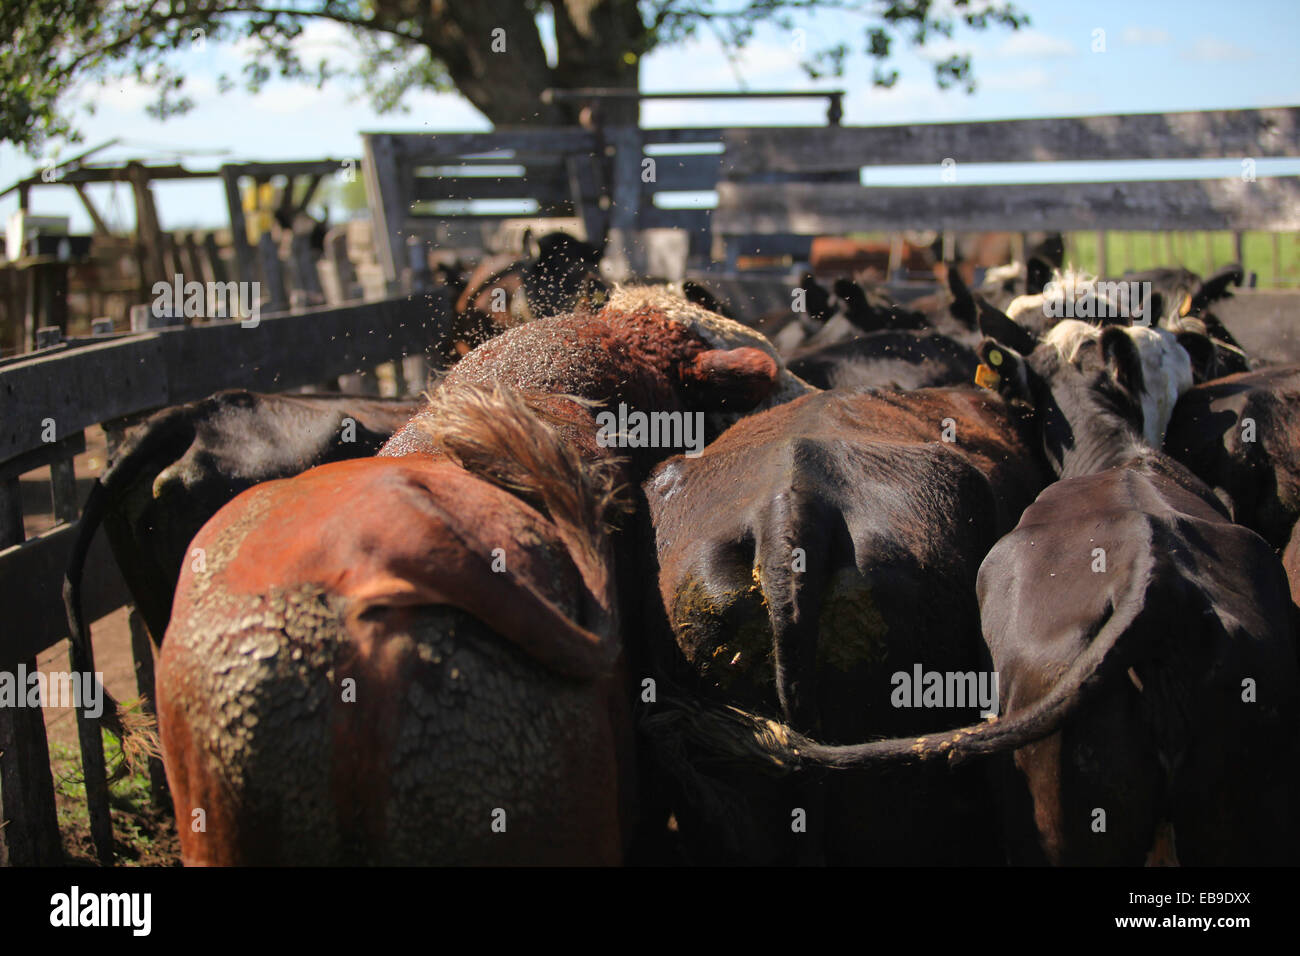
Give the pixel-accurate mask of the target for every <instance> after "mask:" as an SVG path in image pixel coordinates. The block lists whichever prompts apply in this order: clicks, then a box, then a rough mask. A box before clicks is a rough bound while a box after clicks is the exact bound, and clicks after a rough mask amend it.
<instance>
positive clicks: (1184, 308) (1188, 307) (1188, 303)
mask: <svg viewBox="0 0 1300 956" xmlns="http://www.w3.org/2000/svg"><path fill="white" fill-rule="evenodd" d="M1191 311H1192V294H1191V293H1190V292H1189V293H1188V294H1187V295H1185V296H1183V304H1182V305H1180V306H1179V307H1178V314H1179V316H1185V315H1187V313H1188V312H1191Z"/></svg>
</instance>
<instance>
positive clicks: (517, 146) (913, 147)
mask: <svg viewBox="0 0 1300 956" xmlns="http://www.w3.org/2000/svg"><path fill="white" fill-rule="evenodd" d="M365 141H366V153H365V158H366V163H365V166H366V170H367V188H368V190H369V195H370V203H371V208H372V210H374V213H375V225H376V243H377V245H378V247H379V252H380V261H381V263H383V264H384V268H385V270H386V271H387V272H388V275H389V278H390V279H395V278H396V277H397V276H399V275H400V274H401V269H402V266H403V264H404V260H403V255H402V253H403V249H404V243H405V241H406V239H407V238H408V237H409V236H425V237H427V236H428V234H429V231H430V229H432V228H434V227H435V225H437V224H440V223H441V224H445V223H447V222H449V221H451V218H455V219H456V220H457V221H460V222H472V221H476V220H477V221H484V220H485V219H486V218H489V217H497V218H500V217H502V216H506V215H519V213H518V212H509V211H501V210H499V209H498V210H497V211H493V212H491V213H488V212H482V213H480V212H475V211H472V210H470V209H469V208H468V207H465V206H462V207H460V208H458V209H457V210H456V211H455V215H454V217H451V218H449V217H447V216H441V217H440V216H439V215H438V213H437V210H438V209H439V208H446V207H439V206H437V205H434V206H430V205H429V203H430V202H431V201H445V200H448V199H457V200H462V201H464V200H467V199H470V198H494V199H504V198H513V199H519V198H530V199H532V200H534V201H535V202H536V203H537V208H538V210H539V214H546V213H547V212H552V213H555V214H561V215H576V216H581V217H582V218H583V220H584V222H585V223H586V224H587V232H588V235H589V236H596V237H597V238H607V239H608V240H609V248H608V251H607V256H609V257H611V258H612V259H614V260H615V261H616V262H618V261H620V260H630V261H634V256H632V251H633V250H634V249H635V247H636V245H637V243H638V242H639V241H640V239H639V237H640V235H641V234H642V233H644V231H645V230H648V229H655V228H662V227H670V228H683V229H686V230H687V231H688V232H689V233H690V249H691V252H692V254H693V257H694V258H695V260H696V264H697V265H699V264H700V262H701V261H702V260H703V259H705V258H707V257H708V254H709V252H710V251H711V250H712V249H714V248H717V247H724V248H725V250H726V256H727V259H728V261H729V263H730V264H731V265H733V266H734V265H735V261H736V258H737V256H738V255H740V254H777V255H792V256H794V258H796V259H804V260H806V259H807V256H808V253H809V249H810V246H811V240H812V237H814V236H817V235H825V234H832V235H833V234H837V233H844V232H873V231H900V230H916V229H928V230H935V229H937V230H945V231H950V232H972V231H986V230H997V231H1015V232H1028V231H1034V230H1039V229H1051V230H1093V229H1095V230H1098V231H1104V230H1143V231H1146V230H1156V229H1170V230H1190V231H1204V230H1231V231H1234V232H1237V233H1240V232H1241V231H1243V230H1248V229H1249V230H1265V231H1289V230H1296V229H1300V189H1298V188H1297V181H1296V179H1295V177H1275V178H1270V177H1260V176H1257V175H1256V174H1255V173H1256V171H1255V162H1256V161H1257V160H1260V159H1267V158H1277V157H1296V156H1300V108H1296V107H1280V108H1272V109H1250V110H1209V111H1200V112H1185V113H1150V114H1129V115H1113V116H1087V117H1065V118H1057V119H1028V120H998V121H989V122H975V123H924V124H906V125H895V126H871V127H847V126H837V125H831V126H800V127H783V128H711V129H647V130H643V129H638V128H636V127H629V126H605V127H599V128H596V129H590V130H588V129H572V128H568V129H541V130H538V129H528V130H506V131H501V132H497V133H435V134H433V135H429V134H414V133H412V134H400V133H370V134H366V136H365ZM1225 158H1238V159H1240V160H1241V161H1242V168H1241V170H1240V171H1239V173H1236V174H1234V175H1231V176H1226V177H1224V178H1221V179H1197V180H1179V179H1156V180H1152V181H1128V182H1102V183H1008V184H995V185H971V184H963V183H962V182H961V168H962V166H963V165H966V164H971V163H1031V162H1063V161H1081V160H1082V161H1097V160H1102V161H1131V160H1150V159H1157V160H1169V161H1176V160H1189V159H1225ZM945 161H951V162H950V163H945ZM492 164H496V165H497V167H499V169H500V170H501V172H500V173H498V174H495V175H494V174H493V165H492ZM916 165H919V166H927V165H929V166H933V167H934V170H935V181H934V185H933V186H911V187H885V186H873V185H863V184H862V170H863V169H867V170H870V169H871V168H877V167H881V166H916ZM475 166H478V167H480V168H478V169H474V168H473V167H475ZM949 169H950V170H952V173H951V174H950V175H949V176H948V177H947V179H945V178H944V176H943V173H944V172H945V171H946V170H949ZM948 180H951V181H948ZM713 191H716V193H717V204H716V207H715V208H709V207H707V206H702V205H696V206H692V207H690V208H669V207H670V206H672V205H674V203H672V202H670V201H669V197H668V194H672V193H699V192H713Z"/></svg>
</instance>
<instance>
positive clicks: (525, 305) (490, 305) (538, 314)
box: [451, 232, 609, 358]
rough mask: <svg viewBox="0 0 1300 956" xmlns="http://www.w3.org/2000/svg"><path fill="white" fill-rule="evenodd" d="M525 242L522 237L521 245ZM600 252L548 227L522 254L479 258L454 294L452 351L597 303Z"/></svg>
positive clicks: (602, 291)
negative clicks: (472, 270)
mask: <svg viewBox="0 0 1300 956" xmlns="http://www.w3.org/2000/svg"><path fill="white" fill-rule="evenodd" d="M529 245H531V242H530V240H529V238H527V237H526V238H525V241H524V247H525V250H528V247H529ZM601 257H602V250H601V249H599V248H597V247H596V246H593V245H591V244H590V243H586V242H583V241H582V240H580V239H575V238H574V237H572V236H570V235H569V234H568V233H565V232H550V233H547V234H546V235H544V236H542V237H541V238H540V239H538V240H537V249H536V251H535V252H533V253H532V254H531V255H527V256H526V257H525V258H516V257H514V256H510V255H506V256H495V257H490V258H488V259H486V260H484V261H483V262H481V263H480V264H479V266H478V268H476V269H475V270H474V272H473V273H471V274H470V276H469V278H468V279H467V280H466V282H465V285H464V288H463V289H462V290H461V292H460V295H459V297H458V298H457V299H456V318H455V322H454V325H453V330H452V335H451V340H452V342H453V343H454V345H455V355H453V356H452V357H453V358H454V357H457V356H459V355H464V354H465V353H466V352H468V351H469V350H470V349H471V348H474V347H475V346H477V345H480V344H482V343H483V342H485V341H486V340H487V339H489V338H491V337H492V336H494V335H498V334H500V333H501V332H502V331H503V330H504V329H507V328H510V327H511V326H514V325H518V324H520V323H521V322H527V321H530V320H532V319H536V318H546V317H548V316H552V315H560V314H564V313H569V312H574V311H576V310H579V309H594V308H599V306H600V303H601V302H603V301H604V299H605V297H606V295H607V294H608V291H609V290H608V287H607V286H606V285H605V283H604V281H603V280H602V279H601V278H600V274H599V268H600V260H601Z"/></svg>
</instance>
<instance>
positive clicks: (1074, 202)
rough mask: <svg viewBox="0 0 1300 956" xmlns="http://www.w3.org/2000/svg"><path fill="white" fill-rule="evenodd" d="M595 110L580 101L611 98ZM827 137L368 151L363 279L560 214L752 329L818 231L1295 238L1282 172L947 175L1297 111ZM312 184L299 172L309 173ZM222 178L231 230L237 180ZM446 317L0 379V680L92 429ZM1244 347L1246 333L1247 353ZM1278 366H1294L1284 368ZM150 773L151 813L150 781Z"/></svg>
mask: <svg viewBox="0 0 1300 956" xmlns="http://www.w3.org/2000/svg"><path fill="white" fill-rule="evenodd" d="M589 95H590V96H591V98H593V100H598V99H599V98H600V97H601V96H603V95H607V91H590V93H589ZM822 95H825V94H822ZM836 102H837V100H836V99H835V98H832V105H833V106H834V104H835V103H836ZM830 118H831V120H832V124H831V125H828V126H818V127H789V128H780V129H775V128H745V129H742V128H701V129H640V128H636V127H625V126H621V127H608V126H605V127H596V128H592V129H587V128H565V129H518V130H500V131H497V132H493V133H468V134H467V133H446V134H443V133H439V134H432V135H431V134H407V133H372V134H366V136H365V155H364V159H363V162H362V169H363V171H364V175H365V181H366V187H367V194H368V199H369V205H370V209H371V216H372V226H373V243H374V247H375V252H376V256H377V259H378V264H379V266H380V267H381V268H382V271H383V277H384V279H385V281H386V283H387V288H389V289H392V288H396V287H400V286H401V284H402V283H404V282H405V283H409V284H410V285H411V286H412V287H416V288H421V287H423V284H424V283H425V282H427V279H428V251H429V248H430V246H437V245H442V244H454V243H455V242H457V241H458V239H459V238H461V237H463V234H464V232H465V231H466V230H469V231H471V232H472V231H473V230H480V231H479V233H478V234H479V235H480V236H481V235H482V233H481V227H482V226H483V225H484V224H485V223H486V224H490V223H492V222H493V221H499V220H502V219H504V218H507V217H514V216H518V215H520V210H518V209H517V208H516V209H510V208H508V206H509V203H510V202H511V201H522V202H524V203H526V204H528V213H529V214H533V215H536V214H545V215H559V216H569V217H576V218H578V219H580V220H581V221H582V223H583V224H584V227H585V229H586V231H587V234H588V236H589V237H592V238H607V239H608V244H609V251H608V253H607V255H608V256H609V257H610V258H611V259H612V260H614V265H615V267H616V269H621V270H622V271H623V272H624V273H625V274H632V273H637V274H642V275H646V274H650V275H663V276H665V277H667V278H679V277H680V276H675V275H667V274H666V273H668V272H670V271H671V270H670V268H669V267H668V266H666V265H664V263H668V262H669V260H671V259H672V258H673V256H670V255H663V256H660V255H659V252H662V251H664V250H665V249H667V251H668V252H674V253H676V254H677V256H676V258H677V260H678V262H679V264H680V263H681V262H684V263H685V264H686V266H687V267H689V268H691V269H694V270H700V271H704V272H706V273H707V274H708V277H709V281H710V282H711V283H714V284H715V285H717V286H719V287H720V288H721V289H722V291H723V292H724V293H725V294H727V295H728V296H729V297H730V298H731V299H732V301H733V302H734V303H736V304H738V305H740V306H741V307H742V308H744V307H745V306H746V305H749V306H751V309H750V311H751V313H752V314H757V313H758V312H759V311H762V309H761V308H752V306H753V305H754V302H755V301H756V299H757V298H761V297H762V296H763V295H767V296H769V297H770V298H772V299H774V300H775V301H776V302H777V304H780V298H781V296H783V295H785V294H786V293H785V290H784V288H783V286H782V285H781V283H780V280H778V279H768V280H766V283H765V284H764V283H763V282H758V283H753V282H750V284H749V285H746V282H748V281H749V280H746V279H744V278H743V277H742V276H740V275H738V274H737V273H736V272H735V271H734V269H735V266H736V265H737V263H738V261H739V259H740V257H742V256H746V255H769V254H777V255H781V256H785V257H788V258H789V259H791V260H793V261H795V262H799V261H806V260H807V259H808V257H809V254H810V249H811V245H812V242H813V239H814V238H815V237H817V236H821V235H827V234H837V233H846V232H862V231H880V230H884V231H898V230H916V229H930V230H940V231H945V232H962V231H980V230H1007V231H1021V232H1027V231H1032V230H1040V229H1051V230H1063V229H1074V230H1096V231H1098V232H1104V231H1105V230H1134V229H1136V230H1154V229H1164V230H1209V229H1213V230H1227V231H1231V232H1233V233H1236V234H1239V233H1240V232H1242V231H1245V230H1263V231H1272V232H1274V233H1275V234H1278V233H1282V232H1288V231H1295V230H1300V186H1298V184H1297V181H1296V178H1295V177H1291V176H1288V177H1275V178H1269V177H1264V176H1259V177H1253V176H1250V175H1241V176H1235V177H1231V178H1224V179H1204V180H1196V179H1191V180H1187V179H1184V180H1174V179H1170V180H1152V181H1131V182H1106V183H1067V184H1060V183H1058V184H1047V185H1044V184H1024V183H1022V184H1019V185H1015V184H1008V185H964V184H962V182H961V168H962V166H963V165H964V164H969V163H1000V162H1034V161H1067V160H1068V161H1073V160H1139V159H1153V158H1154V159H1169V160H1177V159H1207V158H1220V159H1222V158H1240V159H1242V160H1243V163H1244V161H1247V160H1249V161H1250V162H1251V163H1253V162H1254V161H1255V160H1256V159H1263V158H1266V157H1292V158H1294V157H1296V156H1300V109H1297V108H1279V109H1259V110H1227V111H1211V112H1195V113H1171V114H1142V115H1130V116H1099V117H1080V118H1069V119H1048V120H1011V121H997V122H984V123H943V124H931V125H909V126H882V127H860V128H852V127H840V126H837V125H835V120H836V119H837V118H838V117H837V116H835V112H834V110H832V114H831V117H830ZM949 161H950V162H949ZM330 164H331V165H334V166H337V165H338V164H337V162H335V161H330ZM902 164H919V165H923V166H924V165H933V166H934V167H935V168H936V171H937V173H939V174H940V175H937V176H936V179H937V182H936V184H935V186H933V187H880V186H873V185H869V184H868V185H864V184H863V175H862V170H863V169H864V167H878V166H888V165H902ZM949 170H955V171H956V175H955V177H953V178H954V179H955V182H947V181H945V180H944V179H943V178H941V174H942V173H943V172H945V171H949ZM319 171H320V170H317V169H315V168H312V169H309V170H305V172H306V174H307V175H311V176H315V175H316V173H317V172H319ZM1243 171H1248V167H1247V166H1245V165H1243ZM254 173H255V174H258V175H261V174H265V173H267V170H265V169H257V170H254ZM223 178H225V179H226V182H227V188H228V190H229V191H230V198H231V210H232V213H231V214H232V220H233V221H232V227H233V229H234V232H235V233H236V234H239V233H240V232H241V230H242V226H243V223H242V222H239V221H238V214H237V213H236V211H235V209H236V207H237V206H238V203H237V202H236V201H235V200H236V191H235V189H234V186H233V182H234V180H232V179H231V178H230V177H223ZM869 179H870V177H869V176H868V182H869ZM701 192H707V193H713V194H716V202H715V203H712V204H710V203H701V204H699V205H696V206H694V207H687V208H673V204H672V203H671V202H668V201H667V200H668V199H669V198H670V197H672V196H673V195H674V194H679V195H680V194H698V193H701ZM503 200H504V201H506V205H505V206H504V207H501V206H499V207H498V208H496V209H488V210H485V209H484V207H483V203H484V201H495V202H498V203H499V202H500V201H503ZM516 204H517V203H516ZM457 230H461V232H460V233H458V232H457ZM1103 248H1104V246H1103ZM251 255H252V250H251V249H247V250H245V252H244V253H243V255H237V257H236V267H237V275H239V276H240V277H241V278H246V277H248V276H249V275H252V274H254V269H253V265H252V263H251V261H250V258H249V257H250V256H251ZM719 263H721V267H719ZM342 265H343V266H346V265H347V263H346V262H343V263H342ZM340 278H341V279H342V280H343V281H344V282H346V281H347V280H348V277H346V276H341V277H340ZM747 297H748V298H749V299H750V300H751V301H749V302H746V301H745V300H746V298H747ZM785 304H786V305H788V299H786V300H785ZM1293 305H1294V296H1293V297H1292V301H1291V303H1290V305H1289V306H1286V307H1279V308H1277V309H1275V311H1274V317H1273V318H1272V319H1271V320H1270V321H1271V322H1273V324H1274V325H1275V326H1277V329H1276V330H1275V331H1278V333H1279V334H1286V335H1290V334H1291V332H1290V328H1289V319H1290V314H1291V312H1290V306H1293ZM268 311H270V310H268ZM449 321H450V303H449V302H448V300H447V298H446V295H445V292H435V293H428V294H419V295H415V296H413V297H397V298H390V299H384V300H382V301H377V302H371V303H366V304H360V305H346V306H341V307H336V308H321V309H314V310H307V311H296V312H294V313H291V314H272V315H267V316H264V317H263V318H262V320H261V322H260V323H259V325H258V326H257V327H256V328H252V329H247V328H241V327H240V325H239V323H238V322H214V323H210V324H206V325H195V326H190V327H182V328H170V329H164V330H156V331H148V332H144V333H140V334H130V335H117V336H108V337H104V338H98V339H89V340H71V341H63V342H60V343H58V344H57V345H55V346H54V347H53V348H52V349H49V350H46V351H45V352H38V353H35V354H33V355H28V356H22V357H20V358H18V359H14V360H9V361H8V362H3V363H0V549H3V550H0V607H3V608H4V609H5V611H4V615H3V618H0V619H3V620H4V622H5V625H4V630H3V632H0V671H5V670H9V671H12V670H13V669H14V668H16V667H17V666H18V665H24V666H26V667H27V668H28V670H31V669H33V668H34V667H35V665H36V655H37V654H38V653H40V652H42V651H44V650H46V649H48V648H49V647H51V646H52V645H54V644H55V643H57V642H58V641H59V640H61V639H63V638H64V637H66V636H67V627H66V622H65V618H64V611H63V606H62V600H61V594H60V588H61V581H62V576H63V572H64V569H65V565H66V562H67V558H68V553H69V548H70V545H71V542H72V539H73V535H74V533H75V529H74V527H73V525H72V522H74V521H75V520H76V518H77V502H76V493H75V482H74V473H73V457H74V456H75V455H76V454H77V453H78V452H79V451H80V450H81V449H83V448H84V447H85V438H84V431H85V429H86V428H88V427H91V426H93V425H97V424H98V425H103V426H104V428H105V431H106V432H107V434H108V435H109V436H110V441H116V440H118V439H119V438H120V435H121V433H122V431H123V429H124V428H125V427H127V426H128V425H129V424H131V423H132V422H133V421H136V420H138V419H139V417H140V416H141V415H143V414H144V413H146V412H148V411H151V410H154V409H157V408H160V407H163V406H166V405H171V404H176V403H178V402H184V401H190V400H194V399H198V398H202V397H204V396H206V395H208V394H210V393H212V392H214V391H217V390H219V389H221V388H228V387H238V386H243V387H249V388H259V389H264V390H272V389H273V390H284V389H289V388H294V387H298V386H303V385H310V384H315V383H318V382H321V381H323V380H325V379H327V378H330V377H332V376H336V375H341V374H349V373H356V372H359V371H362V370H365V369H369V368H372V367H373V366H375V365H377V364H378V363H380V362H384V361H388V360H392V359H396V358H399V357H402V356H404V355H408V354H412V353H422V352H424V353H428V352H431V351H432V350H433V349H435V348H437V347H438V346H439V345H440V344H441V339H442V337H443V336H444V335H445V334H446V331H447V329H448V327H449V326H448V323H449ZM1243 331H1244V330H1243ZM1251 338H1252V336H1251V335H1250V334H1249V333H1247V334H1244V335H1243V340H1244V341H1245V342H1246V344H1247V346H1248V347H1249V346H1250V344H1251ZM1286 357H1288V358H1291V359H1292V360H1295V359H1296V358H1300V349H1293V350H1292V354H1289V355H1287V356H1286ZM50 421H52V422H53V423H54V427H55V429H56V431H55V433H54V436H53V440H51V435H50V432H49V429H48V423H49V422H50ZM39 468H49V470H50V474H51V487H52V489H53V498H54V502H53V504H54V513H55V517H56V519H57V521H58V522H59V523H58V524H57V526H56V527H55V528H54V529H52V530H51V531H49V532H47V533H44V534H41V535H39V536H37V537H35V538H33V539H32V540H30V541H28V540H24V530H23V516H22V505H21V500H20V497H19V488H18V479H19V476H20V475H22V474H24V473H26V472H29V471H32V470H35V469H39ZM127 601H128V597H127V594H126V592H125V588H124V585H123V584H122V581H121V578H120V575H119V574H118V572H117V570H116V568H115V566H114V563H113V561H112V559H111V555H110V554H109V551H108V548H107V546H106V544H105V542H104V541H103V540H102V535H101V536H100V537H99V538H97V539H96V541H95V544H94V546H93V547H92V551H91V554H90V556H89V558H88V561H87V566H86V574H85V602H86V610H87V619H88V620H95V619H96V618H99V617H102V616H103V615H104V614H106V613H109V612H111V611H113V610H115V609H117V608H119V607H121V606H122V605H123V604H125V603H127ZM133 617H134V615H133ZM132 631H133V640H132V645H133V650H134V652H135V655H136V664H137V673H138V676H139V684H140V688H141V691H142V693H143V694H144V695H145V696H147V697H149V698H152V696H153V695H152V663H151V658H150V654H149V641H148V638H147V636H146V635H145V634H144V633H143V628H141V627H140V626H139V622H138V618H137V619H136V620H135V623H134V624H133V627H132ZM78 720H79V722H80V726H79V735H80V739H81V743H82V750H83V761H84V764H85V768H86V792H87V801H88V804H89V808H90V818H91V828H92V834H93V836H94V838H95V842H96V848H97V851H98V854H99V857H100V859H101V860H103V861H104V862H110V861H111V859H112V850H111V826H110V823H109V816H108V800H107V786H106V783H105V773H104V757H103V753H102V747H101V743H100V740H99V737H98V734H97V733H95V732H92V731H91V729H90V726H89V724H88V723H87V722H85V721H84V720H83V718H82V717H81V715H80V714H79V715H78ZM155 776H156V777H157V778H159V779H156V781H155V796H158V795H159V794H160V793H161V792H162V788H161V780H160V772H159V771H157V769H156V768H155ZM0 826H2V829H0V862H9V863H55V862H58V861H59V859H60V850H59V833H58V827H57V822H56V819H55V811H54V797H53V786H52V781H51V778H50V766H49V754H48V749H47V745H46V738H45V729H44V721H43V717H42V714H41V711H40V709H39V708H23V707H5V708H0Z"/></svg>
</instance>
